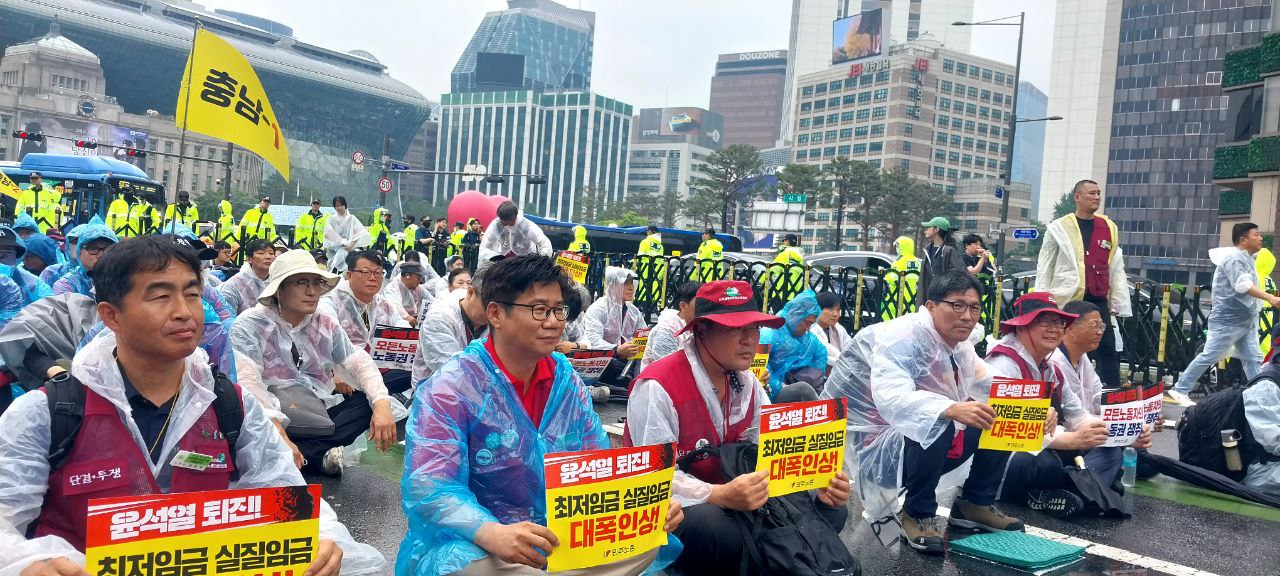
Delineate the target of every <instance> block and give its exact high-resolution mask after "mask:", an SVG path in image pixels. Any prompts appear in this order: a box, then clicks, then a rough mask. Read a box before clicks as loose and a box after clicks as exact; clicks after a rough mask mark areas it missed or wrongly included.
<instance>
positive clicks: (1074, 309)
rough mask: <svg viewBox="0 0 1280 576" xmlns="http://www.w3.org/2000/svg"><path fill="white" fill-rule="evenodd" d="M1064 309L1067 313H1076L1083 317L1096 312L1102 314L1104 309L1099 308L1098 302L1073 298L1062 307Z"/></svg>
mask: <svg viewBox="0 0 1280 576" xmlns="http://www.w3.org/2000/svg"><path fill="white" fill-rule="evenodd" d="M1062 311H1063V312H1066V313H1067V314H1075V315H1077V316H1079V317H1081V318H1084V317H1085V316H1088V315H1090V314H1093V313H1094V312H1097V313H1098V314H1102V309H1101V308H1098V305H1097V304H1094V303H1092V302H1085V301H1084V300H1072V301H1070V302H1067V305H1066V306H1063V307H1062Z"/></svg>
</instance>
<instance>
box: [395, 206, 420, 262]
mask: <svg viewBox="0 0 1280 576" xmlns="http://www.w3.org/2000/svg"><path fill="white" fill-rule="evenodd" d="M417 249H418V219H417V218H415V217H414V216H413V215H412V214H406V215H405V217H404V238H402V239H401V240H400V245H399V246H397V247H396V251H397V252H399V253H400V259H401V260H403V259H404V255H405V254H406V253H408V252H409V251H410V250H417Z"/></svg>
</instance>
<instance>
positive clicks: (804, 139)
mask: <svg viewBox="0 0 1280 576" xmlns="http://www.w3.org/2000/svg"><path fill="white" fill-rule="evenodd" d="M808 142H809V135H808V134H801V135H799V136H796V144H807V143H808ZM631 167H632V168H634V167H635V165H634V164H632V165H631Z"/></svg>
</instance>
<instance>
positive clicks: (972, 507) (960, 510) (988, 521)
mask: <svg viewBox="0 0 1280 576" xmlns="http://www.w3.org/2000/svg"><path fill="white" fill-rule="evenodd" d="M947 525H948V526H951V527H952V528H964V529H967V530H975V531H982V532H997V531H1012V532H1025V531H1026V526H1025V525H1023V524H1022V521H1021V520H1019V519H1017V518H1014V517H1013V516H1005V515H1004V512H1001V511H999V510H996V507H995V506H978V505H976V504H970V503H969V502H968V501H966V500H961V499H959V498H956V500H955V502H953V503H952V504H951V518H949V519H948V520H947Z"/></svg>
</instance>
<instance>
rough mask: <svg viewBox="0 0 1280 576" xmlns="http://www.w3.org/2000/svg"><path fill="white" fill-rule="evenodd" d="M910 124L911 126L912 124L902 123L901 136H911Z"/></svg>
mask: <svg viewBox="0 0 1280 576" xmlns="http://www.w3.org/2000/svg"><path fill="white" fill-rule="evenodd" d="M912 126H913V124H906V125H904V126H903V127H902V135H903V136H911V127H912Z"/></svg>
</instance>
